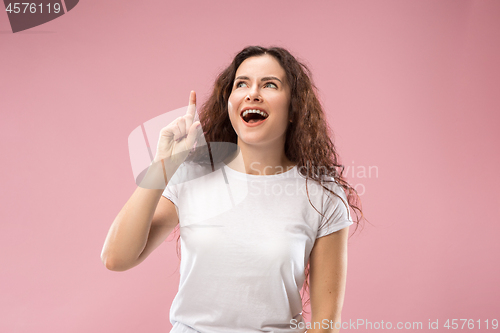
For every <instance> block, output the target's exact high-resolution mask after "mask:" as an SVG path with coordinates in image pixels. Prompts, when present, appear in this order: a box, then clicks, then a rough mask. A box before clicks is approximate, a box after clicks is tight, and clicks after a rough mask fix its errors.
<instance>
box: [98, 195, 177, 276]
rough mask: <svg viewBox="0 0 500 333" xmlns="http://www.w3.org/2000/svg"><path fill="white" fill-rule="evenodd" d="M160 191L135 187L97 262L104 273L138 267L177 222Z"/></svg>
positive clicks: (172, 209) (168, 203)
mask: <svg viewBox="0 0 500 333" xmlns="http://www.w3.org/2000/svg"><path fill="white" fill-rule="evenodd" d="M162 192H163V191H162V190H153V189H144V188H141V187H137V189H136V190H135V192H134V193H133V194H132V197H131V198H130V199H129V200H128V201H127V203H126V204H125V206H124V207H123V208H122V210H121V211H120V213H119V214H118V216H117V217H116V219H115V221H114V222H113V224H112V225H111V228H110V229H109V232H108V235H107V237H106V241H105V243H104V246H103V249H102V253H101V260H102V262H103V263H104V265H105V266H106V268H107V269H109V270H112V271H125V270H127V269H130V268H132V267H135V266H137V265H138V264H140V263H141V262H142V261H143V260H144V259H146V257H147V256H148V255H149V254H150V253H151V252H153V250H154V249H155V248H157V247H158V246H159V245H160V244H161V243H162V242H163V241H164V240H165V239H166V238H167V237H168V235H169V234H170V233H171V232H172V230H173V229H174V228H175V226H176V225H177V224H178V222H179V219H178V216H177V211H176V209H175V206H174V204H173V203H172V202H171V201H170V200H168V199H167V198H164V197H163V198H162V197H161V195H162Z"/></svg>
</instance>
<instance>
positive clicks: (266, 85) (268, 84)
mask: <svg viewBox="0 0 500 333" xmlns="http://www.w3.org/2000/svg"><path fill="white" fill-rule="evenodd" d="M264 87H271V88H278V86H277V85H276V84H274V83H272V82H268V83H266V84H265V85H264Z"/></svg>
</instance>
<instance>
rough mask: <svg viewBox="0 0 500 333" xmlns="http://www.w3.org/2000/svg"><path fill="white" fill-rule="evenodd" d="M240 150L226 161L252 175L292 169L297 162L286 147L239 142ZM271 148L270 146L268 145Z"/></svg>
mask: <svg viewBox="0 0 500 333" xmlns="http://www.w3.org/2000/svg"><path fill="white" fill-rule="evenodd" d="M238 148H239V149H238V150H237V151H236V152H235V153H234V154H233V155H232V156H230V157H229V158H228V159H227V160H226V161H227V162H226V164H227V166H228V167H230V168H231V169H233V170H236V171H239V172H242V173H247V174H251V175H274V174H278V173H283V172H286V171H288V170H290V169H291V168H292V167H293V166H294V165H295V164H296V163H293V162H292V161H290V160H289V159H288V158H287V157H286V155H285V151H284V149H282V150H281V154H280V153H277V152H276V150H271V149H264V148H262V147H256V146H249V145H245V144H240V143H239V144H238ZM268 148H269V147H268Z"/></svg>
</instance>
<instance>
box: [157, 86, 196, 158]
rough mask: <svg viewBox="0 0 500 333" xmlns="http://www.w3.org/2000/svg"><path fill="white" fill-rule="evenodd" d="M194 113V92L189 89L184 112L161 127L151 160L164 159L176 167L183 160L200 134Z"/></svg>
mask: <svg viewBox="0 0 500 333" xmlns="http://www.w3.org/2000/svg"><path fill="white" fill-rule="evenodd" d="M195 114H196V93H195V92H194V91H191V94H190V95H189V105H188V108H187V111H186V114H185V115H184V116H182V117H179V118H177V119H175V120H174V121H173V122H171V123H170V124H168V125H167V126H166V127H164V128H162V129H161V131H160V138H159V140H158V147H157V149H156V156H155V158H154V160H153V162H159V161H161V160H166V161H167V162H168V163H169V164H172V163H173V164H174V165H175V166H176V167H178V166H179V165H180V164H182V162H184V160H185V159H186V157H187V155H188V154H189V151H190V150H191V149H192V148H193V145H194V143H195V141H196V137H197V135H198V134H200V133H198V131H199V130H200V128H201V125H200V122H199V121H196V122H193V120H194V117H195Z"/></svg>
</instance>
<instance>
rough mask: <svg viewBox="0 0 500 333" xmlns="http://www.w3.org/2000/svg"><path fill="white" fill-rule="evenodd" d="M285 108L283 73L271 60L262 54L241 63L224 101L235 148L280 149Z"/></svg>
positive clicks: (287, 102)
mask: <svg viewBox="0 0 500 333" xmlns="http://www.w3.org/2000/svg"><path fill="white" fill-rule="evenodd" d="M289 106H290V87H289V85H288V82H287V78H286V73H285V70H284V69H283V68H282V67H281V65H280V64H279V62H278V61H277V60H276V59H275V58H274V57H272V56H270V55H267V54H266V55H261V56H255V57H250V58H247V59H245V61H243V62H242V63H241V65H240V67H238V69H237V71H236V76H235V80H234V83H233V89H232V91H231V95H230V96H229V101H228V112H229V118H230V120H231V124H232V125H233V128H234V130H235V132H236V134H237V135H238V145H240V146H241V145H258V146H262V147H270V148H271V147H277V148H280V147H281V149H284V144H285V133H286V129H287V127H288V124H289V118H288V109H289Z"/></svg>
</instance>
